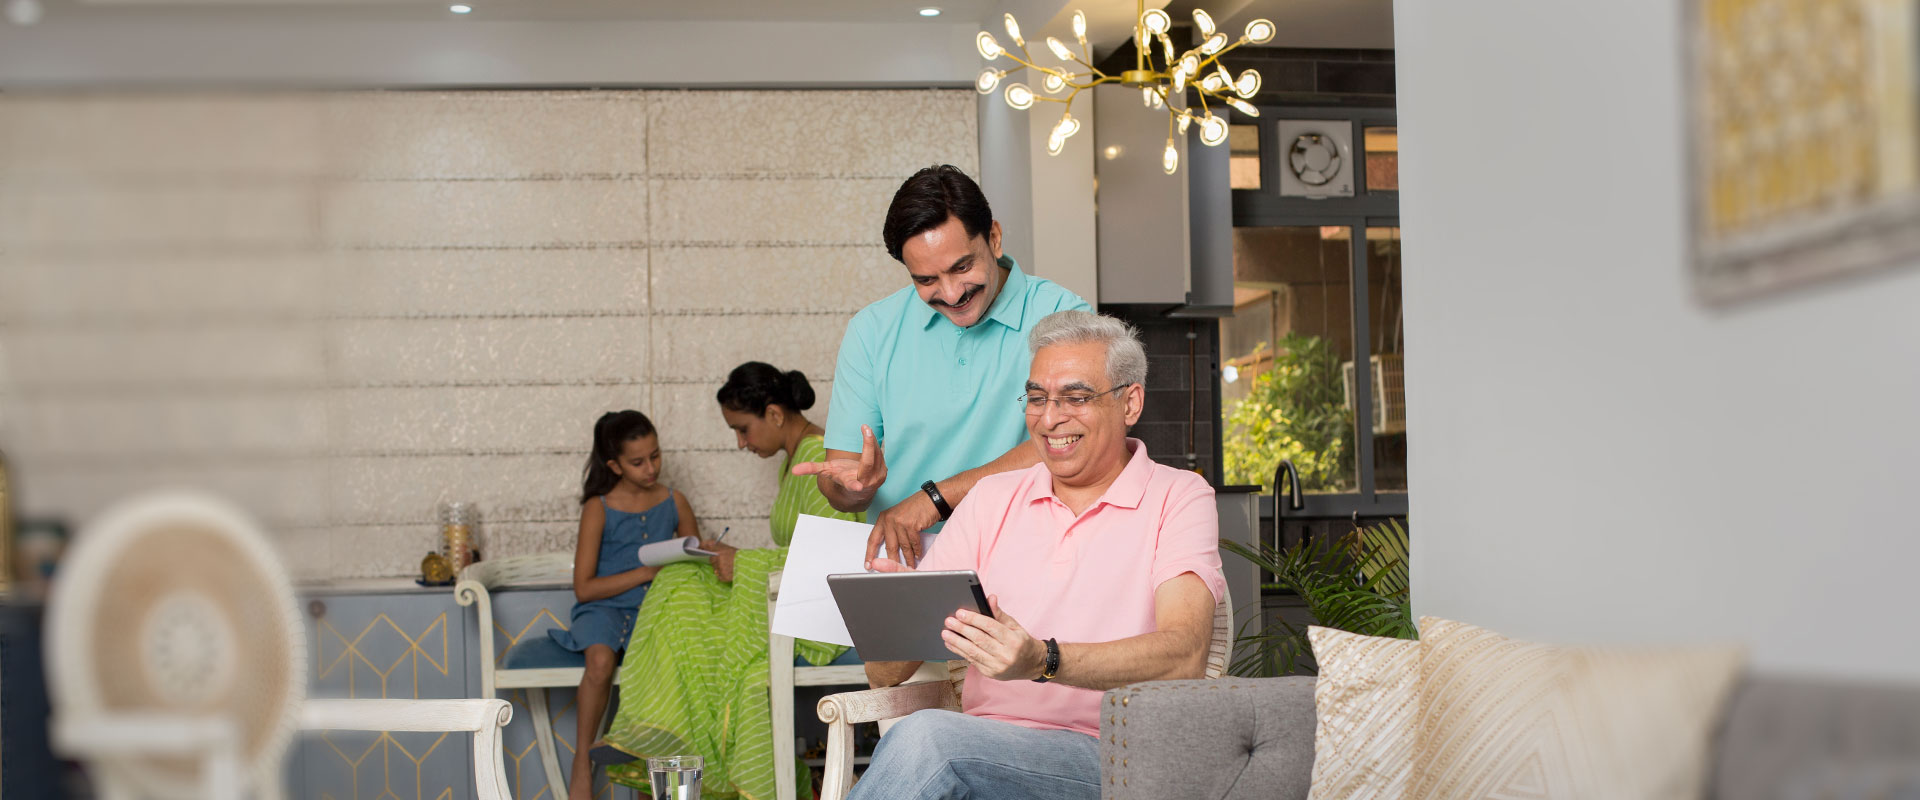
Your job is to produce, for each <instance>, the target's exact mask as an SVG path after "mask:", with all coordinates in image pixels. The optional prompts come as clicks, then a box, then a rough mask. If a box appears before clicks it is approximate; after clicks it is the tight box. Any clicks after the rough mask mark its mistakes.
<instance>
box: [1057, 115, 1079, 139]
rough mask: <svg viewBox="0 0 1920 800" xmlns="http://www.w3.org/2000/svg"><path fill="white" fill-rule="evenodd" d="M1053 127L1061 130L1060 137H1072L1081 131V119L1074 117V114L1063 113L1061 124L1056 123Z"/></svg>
mask: <svg viewBox="0 0 1920 800" xmlns="http://www.w3.org/2000/svg"><path fill="white" fill-rule="evenodd" d="M1053 128H1054V130H1057V131H1059V132H1060V138H1062V139H1071V138H1073V135H1074V134H1076V133H1079V132H1080V120H1077V119H1074V117H1073V115H1072V114H1061V115H1060V122H1059V124H1057V125H1054V126H1053Z"/></svg>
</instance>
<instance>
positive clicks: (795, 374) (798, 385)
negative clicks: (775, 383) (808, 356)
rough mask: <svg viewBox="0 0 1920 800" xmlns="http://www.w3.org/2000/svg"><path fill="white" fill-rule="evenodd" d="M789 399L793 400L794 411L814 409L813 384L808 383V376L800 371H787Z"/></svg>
mask: <svg viewBox="0 0 1920 800" xmlns="http://www.w3.org/2000/svg"><path fill="white" fill-rule="evenodd" d="M787 392H788V395H787V396H788V398H789V399H791V400H793V410H795V411H805V410H807V409H809V408H812V407H813V401H814V399H815V398H814V395H813V384H811V383H808V382H807V374H806V373H804V372H801V371H800V370H797V369H793V370H787Z"/></svg>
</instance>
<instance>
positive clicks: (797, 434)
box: [606, 361, 860, 800]
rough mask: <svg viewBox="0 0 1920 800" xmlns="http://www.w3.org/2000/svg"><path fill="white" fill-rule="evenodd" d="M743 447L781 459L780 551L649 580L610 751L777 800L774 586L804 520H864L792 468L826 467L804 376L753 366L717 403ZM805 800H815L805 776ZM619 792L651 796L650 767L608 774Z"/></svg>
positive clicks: (809, 649)
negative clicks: (771, 647)
mask: <svg viewBox="0 0 1920 800" xmlns="http://www.w3.org/2000/svg"><path fill="white" fill-rule="evenodd" d="M716 399H717V400H718V401H719V403H720V414H721V416H722V417H724V418H725V419H726V422H727V426H728V427H730V428H732V429H733V432H734V436H735V439H736V442H737V443H738V445H739V447H740V449H743V450H750V451H752V452H753V454H754V455H757V456H759V457H761V458H772V457H774V456H776V455H780V454H782V453H784V454H785V455H786V458H785V459H784V463H782V464H781V467H780V492H779V495H778V496H776V497H775V498H774V501H773V510H772V519H771V520H770V525H771V528H772V534H773V543H774V545H775V546H774V547H771V548H754V549H748V550H738V549H735V548H733V547H732V546H730V545H726V544H723V543H720V542H718V541H715V540H707V541H705V542H703V543H702V544H703V546H704V547H706V548H708V549H710V550H714V551H716V552H717V553H718V555H716V556H714V557H713V558H712V565H711V566H708V565H706V564H698V563H683V564H673V565H670V566H668V567H666V568H664V569H663V570H661V572H660V574H659V576H658V577H656V578H654V580H653V588H652V589H651V590H649V592H648V594H647V599H646V602H645V603H643V604H642V605H641V606H640V614H639V618H638V619H637V620H636V621H635V623H634V626H633V638H632V640H631V641H630V642H629V643H628V645H627V653H626V659H625V660H624V661H623V662H622V663H621V665H620V710H619V711H618V713H616V714H615V716H614V720H613V725H612V727H611V728H609V729H608V731H607V738H606V743H607V744H608V745H611V746H613V747H614V748H615V749H618V750H620V751H623V752H625V753H627V754H629V755H632V756H636V757H640V758H641V759H644V758H645V757H646V756H665V755H700V756H705V757H706V766H705V772H704V774H703V775H702V778H701V789H702V793H703V794H704V795H705V796H707V797H721V798H727V797H742V798H746V799H747V800H771V798H772V797H773V796H774V770H773V721H772V710H771V708H770V707H769V705H768V702H767V682H768V675H767V667H768V664H767V576H768V575H769V574H770V573H772V572H775V571H777V570H779V569H780V567H781V565H782V564H784V563H785V562H786V558H787V547H786V545H787V543H788V542H789V541H791V540H792V539H793V529H794V525H795V524H796V523H797V522H798V520H799V516H800V515H801V514H812V515H814V516H820V517H837V518H840V519H849V520H854V521H860V515H858V514H848V513H842V512H839V511H835V510H833V507H832V506H830V505H828V504H827V498H826V497H825V496H824V495H822V494H820V490H819V488H818V485H817V484H816V483H815V481H814V479H813V477H812V476H808V475H794V474H792V472H791V467H792V465H793V464H796V463H801V462H807V461H821V460H824V459H825V458H826V449H825V447H824V446H823V444H822V441H821V437H822V436H823V435H824V434H825V431H823V430H822V429H821V428H820V426H818V425H815V424H813V423H812V422H811V421H809V420H808V419H807V418H806V416H805V415H804V414H803V413H802V412H804V411H805V410H806V409H808V408H811V407H813V403H814V393H813V387H812V386H811V385H810V384H808V383H807V378H806V376H805V375H803V374H801V373H800V372H799V371H798V370H793V371H788V372H782V371H780V370H778V369H776V368H774V367H773V366H771V365H768V364H764V363H761V362H758V361H750V362H748V363H745V364H741V365H740V366H738V367H735V368H734V370H733V372H732V374H730V375H728V376H727V383H726V385H724V386H722V387H720V391H719V393H718V395H717V397H716ZM845 651H846V648H844V647H840V646H838V645H830V644H824V643H821V642H811V641H806V640H797V641H795V642H794V652H795V653H796V654H797V655H799V656H800V657H801V658H803V659H805V660H806V661H807V662H808V663H810V664H814V665H816V666H818V665H825V664H828V663H830V662H832V661H833V660H834V659H835V658H838V657H839V656H840V655H841V654H842V653H844V652H845ZM795 773H796V776H797V779H798V781H799V784H800V785H799V787H798V788H799V793H798V795H797V796H799V797H803V798H805V797H811V796H812V790H811V783H810V782H809V781H808V779H807V771H806V770H805V769H804V768H801V769H796V770H795ZM607 776H608V778H610V779H612V780H613V781H615V782H618V783H621V784H625V785H627V786H632V787H635V788H638V789H641V790H642V791H646V790H647V788H648V777H647V769H646V762H645V761H644V760H639V761H632V762H628V763H625V764H616V765H614V766H611V767H608V768H607Z"/></svg>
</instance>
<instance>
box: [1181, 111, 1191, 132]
mask: <svg viewBox="0 0 1920 800" xmlns="http://www.w3.org/2000/svg"><path fill="white" fill-rule="evenodd" d="M1192 124H1193V112H1191V111H1184V110H1183V111H1181V112H1180V132H1181V133H1186V132H1187V126H1188V125H1192Z"/></svg>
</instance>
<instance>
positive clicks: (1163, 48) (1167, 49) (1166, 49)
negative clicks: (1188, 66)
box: [1160, 33, 1173, 64]
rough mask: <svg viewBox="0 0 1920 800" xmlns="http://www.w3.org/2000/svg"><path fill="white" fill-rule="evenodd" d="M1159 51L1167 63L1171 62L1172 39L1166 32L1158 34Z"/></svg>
mask: <svg viewBox="0 0 1920 800" xmlns="http://www.w3.org/2000/svg"><path fill="white" fill-rule="evenodd" d="M1160 52H1161V54H1163V55H1165V56H1166V57H1167V63H1169V64H1171V63H1173V40H1172V39H1169V38H1167V35H1166V34H1164V33H1163V34H1160Z"/></svg>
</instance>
